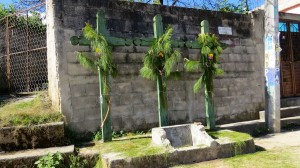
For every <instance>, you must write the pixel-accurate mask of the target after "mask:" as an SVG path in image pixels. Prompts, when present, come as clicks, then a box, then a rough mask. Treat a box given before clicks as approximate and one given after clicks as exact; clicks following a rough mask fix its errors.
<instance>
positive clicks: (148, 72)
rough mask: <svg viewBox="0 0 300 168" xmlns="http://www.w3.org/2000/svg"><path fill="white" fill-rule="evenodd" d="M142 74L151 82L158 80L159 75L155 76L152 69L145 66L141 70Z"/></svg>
mask: <svg viewBox="0 0 300 168" xmlns="http://www.w3.org/2000/svg"><path fill="white" fill-rule="evenodd" d="M140 74H141V76H142V77H144V78H146V79H150V80H156V78H157V74H155V73H154V72H153V70H152V69H150V68H148V67H145V66H144V67H143V68H142V69H141V70H140Z"/></svg>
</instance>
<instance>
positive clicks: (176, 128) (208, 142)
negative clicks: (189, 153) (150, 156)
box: [152, 123, 218, 148]
mask: <svg viewBox="0 0 300 168" xmlns="http://www.w3.org/2000/svg"><path fill="white" fill-rule="evenodd" d="M152 142H153V143H154V144H157V145H161V146H165V147H167V148H179V147H183V146H199V145H205V146H217V145H218V143H217V142H216V141H215V140H214V139H213V138H212V137H210V136H209V135H208V134H207V133H206V131H205V127H204V126H203V125H202V124H200V123H199V124H183V125H173V126H166V127H159V128H152Z"/></svg>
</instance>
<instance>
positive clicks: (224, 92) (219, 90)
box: [214, 88, 228, 97]
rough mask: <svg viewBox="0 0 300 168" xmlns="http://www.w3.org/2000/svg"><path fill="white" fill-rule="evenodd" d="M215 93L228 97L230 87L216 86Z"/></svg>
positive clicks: (217, 95) (218, 95)
mask: <svg viewBox="0 0 300 168" xmlns="http://www.w3.org/2000/svg"><path fill="white" fill-rule="evenodd" d="M214 94H215V96H216V97H226V96H228V89H227V88H215V90H214Z"/></svg>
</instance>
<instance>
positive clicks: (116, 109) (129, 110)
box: [111, 105, 133, 116]
mask: <svg viewBox="0 0 300 168" xmlns="http://www.w3.org/2000/svg"><path fill="white" fill-rule="evenodd" d="M111 110H112V111H111V112H112V113H114V115H115V114H118V115H120V116H130V115H133V106H132V105H120V106H113V107H111Z"/></svg>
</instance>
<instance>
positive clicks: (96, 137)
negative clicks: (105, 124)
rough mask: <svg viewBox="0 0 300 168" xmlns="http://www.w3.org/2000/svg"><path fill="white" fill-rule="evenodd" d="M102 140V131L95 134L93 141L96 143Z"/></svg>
mask: <svg viewBox="0 0 300 168" xmlns="http://www.w3.org/2000/svg"><path fill="white" fill-rule="evenodd" d="M101 139H102V132H101V131H96V132H95V133H94V136H93V140H94V141H100V140H101Z"/></svg>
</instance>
